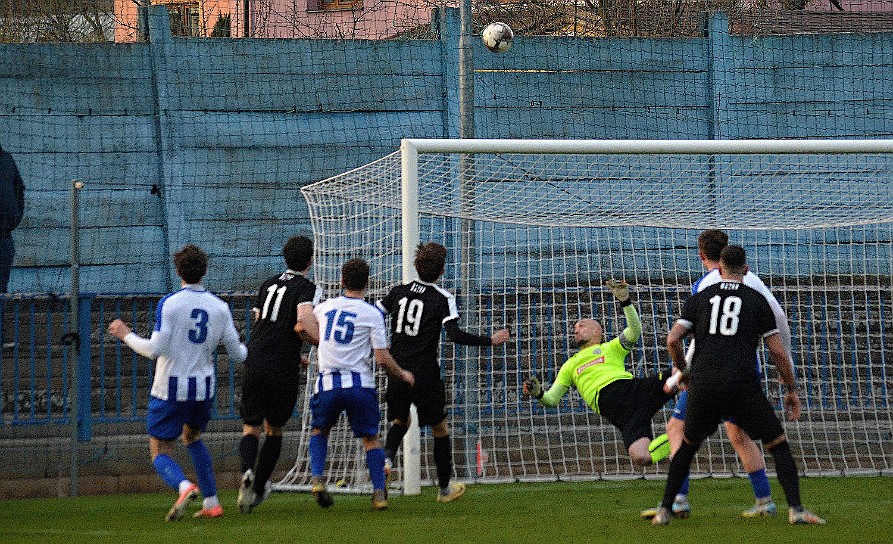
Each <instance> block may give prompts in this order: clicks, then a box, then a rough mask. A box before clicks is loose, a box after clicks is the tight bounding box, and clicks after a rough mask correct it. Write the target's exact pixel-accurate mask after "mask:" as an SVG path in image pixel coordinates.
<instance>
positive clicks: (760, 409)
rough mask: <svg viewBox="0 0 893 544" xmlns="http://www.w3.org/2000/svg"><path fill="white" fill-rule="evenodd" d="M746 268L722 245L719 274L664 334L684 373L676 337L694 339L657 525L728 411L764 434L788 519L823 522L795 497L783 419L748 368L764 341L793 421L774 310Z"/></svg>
mask: <svg viewBox="0 0 893 544" xmlns="http://www.w3.org/2000/svg"><path fill="white" fill-rule="evenodd" d="M747 269H748V267H747V259H746V255H745V253H744V249H742V248H741V247H739V246H726V247H725V249H723V250H722V253H720V261H719V273H720V276H721V278H722V280H721V281H720V282H719V283H717V284H715V285H712V286H710V287H708V288H706V289H704V290H703V291H701V292H700V293H698V294H696V295H693V296H692V297H691V298H689V299H688V300H687V301H686V302H685V305H684V306H683V307H682V317H681V318H680V319H679V320H678V321H676V323H675V324H674V325H673V328H672V329H671V330H670V334H669V335H668V336H667V348H668V350H669V352H670V356H671V357H672V358H673V364H674V365H675V366H676V367H677V368H679V369H680V370H682V371H683V372H685V371H686V370H687V369H686V366H687V365H686V361H685V353H684V352H683V348H682V339H683V338H685V337H686V336H688V335H689V334H693V335H694V338H695V353H694V357H693V358H692V363H691V371H690V373H689V375H688V381H689V384H688V408H687V412H686V414H685V435H684V440H683V443H682V446H681V447H680V448H679V451H677V452H676V455H675V456H673V460H672V462H671V463H670V468H669V474H668V475H667V485H666V487H665V488H664V497H663V501H662V502H661V506H660V508H658V510H657V515H655V516H654V518H653V519H652V523H653V524H655V525H666V524H667V523H669V522H670V516H671V511H670V508H671V506H672V504H673V499H674V498H675V496H676V493H677V492H678V491H679V488H680V487H681V485H682V481H683V480H684V479H685V477H686V476H687V475H688V472H689V468H690V466H691V461H692V459H694V456H695V453H696V452H697V451H698V447H699V446H700V445H701V443H702V442H703V441H704V440H706V438H707V437H708V436H710V435H711V434H713V433H714V432H715V431H716V427H717V426H718V425H719V423H721V422H722V420H723V418H729V417H731V418H733V419H734V420H735V422H736V423H737V424H738V426H740V427H741V428H742V429H743V430H744V431H745V432H746V433H747V434H748V435H749V436H750V437H751V438H752V439H754V440H762V441H763V446H764V447H765V448H766V449H767V450H768V451H769V453H771V454H772V457H773V459H775V469H776V472H777V474H778V481H779V483H780V484H781V487H782V488H783V489H784V493H785V498H786V499H787V501H788V508H789V510H788V520H789V521H790V523H808V524H823V523H825V520H823V519H822V518H820V517H818V516H816V515H815V514H813V513H812V512H810V511H809V510H805V509H804V508H803V506H802V504H801V503H800V487H799V479H798V476H797V465H796V462H795V461H794V457H793V455H792V454H791V448H790V446H789V445H788V441H787V437H786V436H785V434H784V429H783V428H782V425H781V421H779V419H778V416H776V415H775V411H774V410H773V408H772V404H771V403H770V402H769V399H767V398H766V395H765V394H763V389H762V387H761V386H760V381H759V377H758V376H757V375H756V373H754V371H753V369H754V368H755V367H756V364H757V360H756V357H757V355H756V348H757V346H758V344H759V342H760V339H762V340H763V343H764V344H765V345H766V347H767V348H768V349H769V355H770V358H771V359H772V362H773V364H774V365H775V367H776V368H777V369H778V374H779V378H780V380H781V382H782V383H783V384H784V386H785V388H786V390H787V393H786V394H785V396H784V406H785V408H786V410H787V412H788V417H789V419H791V420H792V421H796V420H797V419H799V418H800V398H799V397H798V396H797V386H796V382H795V377H794V373H793V369H792V368H791V363H790V361H789V359H788V354H787V351H786V350H785V347H784V344H783V342H782V340H781V337H780V335H779V334H778V327H777V326H776V324H775V316H774V314H773V313H772V309H771V308H770V307H769V303H768V302H766V299H765V297H763V295H762V294H760V292H759V291H757V290H755V289H752V288H750V287H748V286H746V285H744V283H743V279H744V275H745V274H747Z"/></svg>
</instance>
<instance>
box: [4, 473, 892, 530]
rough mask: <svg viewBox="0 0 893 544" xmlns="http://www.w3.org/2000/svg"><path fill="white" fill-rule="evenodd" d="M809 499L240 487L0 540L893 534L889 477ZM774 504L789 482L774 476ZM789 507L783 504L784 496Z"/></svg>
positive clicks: (56, 515)
mask: <svg viewBox="0 0 893 544" xmlns="http://www.w3.org/2000/svg"><path fill="white" fill-rule="evenodd" d="M800 482H801V491H802V494H803V499H804V504H805V505H806V506H807V507H809V508H811V509H812V510H814V511H816V512H817V513H818V514H819V515H821V516H823V517H825V518H826V519H827V520H828V525H825V526H821V527H816V526H791V525H789V524H788V522H787V516H786V510H785V515H782V513H781V512H779V515H778V516H776V517H774V518H764V519H756V520H747V519H743V518H741V517H739V516H738V513H739V511H740V510H741V509H743V508H745V507H747V506H749V505H750V503H751V502H752V498H753V497H752V495H751V491H750V486H749V485H748V484H747V480H744V479H741V478H735V479H730V480H712V479H708V480H697V481H694V482H692V492H693V494H692V496H691V501H692V507H693V509H694V513H693V515H692V517H691V518H689V519H687V520H674V521H673V523H671V524H670V526H668V527H652V526H651V525H650V524H649V523H648V522H646V521H643V520H641V519H639V516H638V513H639V510H640V509H642V508H645V507H648V506H651V505H654V504H656V503H657V502H659V498H660V496H661V492H662V489H663V482H662V481H624V482H580V483H542V484H505V485H474V486H469V490H468V493H467V494H466V496H465V497H463V498H461V499H459V500H457V501H455V502H453V503H449V504H439V503H436V502H435V501H434V490H433V488H424V489H423V492H422V495H421V496H417V497H402V496H392V497H391V500H390V501H389V502H390V508H389V509H388V510H387V511H384V512H372V511H371V510H370V508H369V498H368V497H366V496H346V495H336V496H335V500H336V502H335V505H334V506H333V507H332V508H331V509H329V510H322V509H320V508H319V507H318V506H317V505H316V503H315V502H314V500H313V497H312V496H311V495H309V494H274V495H272V496H271V497H270V498H269V500H268V501H267V502H265V503H264V504H263V505H261V506H260V507H258V508H257V509H256V510H255V511H254V512H253V513H252V514H251V515H249V516H243V515H241V514H239V511H238V509H237V508H236V506H235V491H233V490H226V491H223V492H222V494H221V499H222V501H223V504H224V508H225V509H226V514H225V515H224V517H223V518H220V519H216V520H198V519H193V518H192V517H191V514H192V511H194V510H196V509H197V507H195V505H193V508H192V509H191V510H190V512H189V514H188V516H189V517H186V518H184V519H183V520H181V521H178V522H173V523H166V522H164V521H163V518H164V515H165V513H166V512H167V509H168V507H169V506H170V504H171V502H172V501H173V500H174V498H175V497H174V495H173V493H171V494H145V495H116V496H102V497H78V498H75V499H27V500H7V501H2V503H0V506H2V508H0V542H2V543H3V544H12V543H19V542H27V543H35V542H39V543H54V542H59V543H68V544H72V543H78V542H90V543H105V542H108V543H116V544H118V543H122V542H126V543H140V542H146V543H152V544H159V543H164V542H193V543H196V544H200V543H202V542H224V543H228V542H239V543H246V544H247V543H260V544H271V543H276V542H288V543H299V542H300V543H304V542H306V543H320V544H322V543H351V542H356V543H364V544H366V543H368V544H386V543H407V544H415V543H424V544H432V543H441V542H444V543H447V542H475V543H491V542H492V543H509V542H519V543H520V542H524V543H528V542H530V543H534V542H542V543H575V544H576V543H579V544H589V543H595V542H609V543H610V544H624V543H636V544H641V543H651V542H654V543H659V544H669V543H673V542H686V543H688V544H691V543H693V542H696V543H699V544H710V543H724V544H731V543H737V542H748V543H749V542H754V543H760V544H765V543H774V542H804V543H810V544H817V543H838V542H853V543H860V544H866V543H884V544H887V543H890V542H893V526H891V519H893V490H891V484H893V479H891V478H803V479H801V480H800ZM772 485H773V487H772V489H773V493H774V495H775V498H776V500H779V499H782V498H783V494H782V490H781V488H780V487H779V486H778V483H777V482H776V481H773V482H772ZM780 506H781V504H780Z"/></svg>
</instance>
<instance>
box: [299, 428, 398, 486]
mask: <svg viewBox="0 0 893 544" xmlns="http://www.w3.org/2000/svg"><path fill="white" fill-rule="evenodd" d="M328 447H329V437H327V436H323V435H321V434H313V435H310V444H309V449H310V475H311V476H319V477H322V475H323V473H324V472H325V469H326V449H328ZM382 463H384V457H382ZM382 471H384V464H382Z"/></svg>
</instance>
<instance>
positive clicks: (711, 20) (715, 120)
mask: <svg viewBox="0 0 893 544" xmlns="http://www.w3.org/2000/svg"><path fill="white" fill-rule="evenodd" d="M707 17H708V19H707V29H706V30H707V69H708V70H709V74H708V78H707V84H708V85H709V89H708V93H707V103H708V105H709V106H710V117H709V119H708V120H707V122H708V123H709V125H708V126H707V138H708V139H710V140H725V139H728V138H731V137H733V135H731V134H729V129H730V128H731V126H732V125H734V123H732V124H731V125H730V124H729V121H730V120H729V119H728V112H727V111H726V108H727V104H728V100H729V97H728V92H729V90H730V89H731V88H732V87H733V86H734V85H736V84H740V82H739V83H736V82H735V81H734V80H733V79H731V75H732V70H731V68H730V63H731V61H730V60H729V59H730V57H731V55H732V36H731V34H730V33H729V16H728V14H726V13H723V12H720V11H714V12H711V13H708V14H707Z"/></svg>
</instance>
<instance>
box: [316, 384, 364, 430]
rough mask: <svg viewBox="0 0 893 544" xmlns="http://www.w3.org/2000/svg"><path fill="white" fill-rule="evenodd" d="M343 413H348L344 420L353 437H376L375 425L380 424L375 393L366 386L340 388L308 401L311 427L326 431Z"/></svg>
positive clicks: (320, 394) (319, 394) (323, 392)
mask: <svg viewBox="0 0 893 544" xmlns="http://www.w3.org/2000/svg"><path fill="white" fill-rule="evenodd" d="M344 411H347V421H348V422H349V423H350V428H351V429H353V434H354V436H356V437H357V438H362V437H364V436H378V423H379V422H380V421H381V410H380V409H379V407H378V391H376V390H375V389H372V388H369V387H348V388H345V389H340V388H339V389H332V390H331V391H320V392H319V393H317V394H315V395H313V397H312V398H311V399H310V412H311V414H312V418H311V420H310V426H311V427H312V428H314V429H329V428H331V427H333V426H334V425H335V423H337V422H338V418H339V417H340V416H341V412H344Z"/></svg>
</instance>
